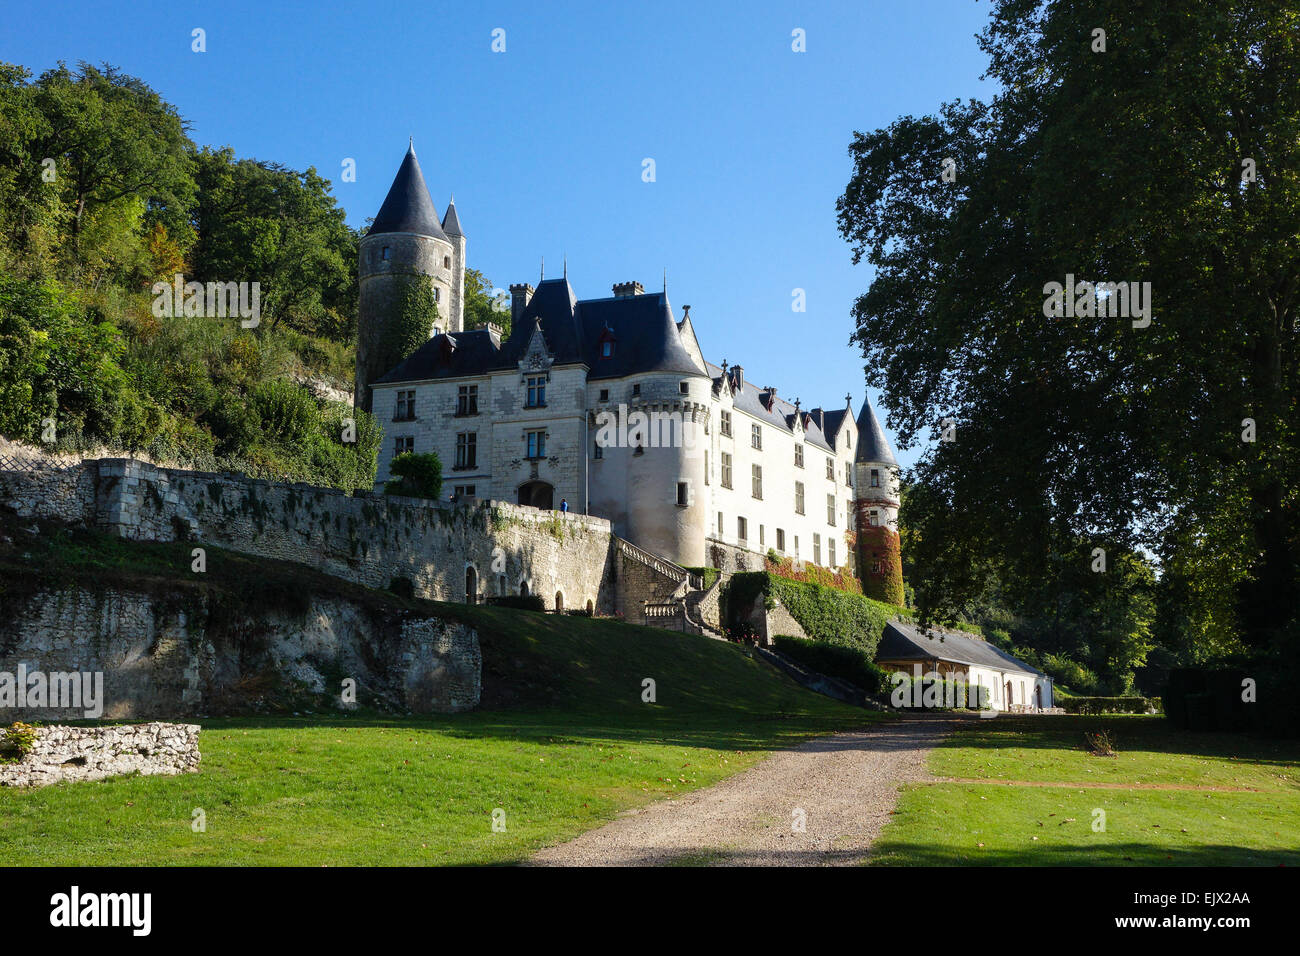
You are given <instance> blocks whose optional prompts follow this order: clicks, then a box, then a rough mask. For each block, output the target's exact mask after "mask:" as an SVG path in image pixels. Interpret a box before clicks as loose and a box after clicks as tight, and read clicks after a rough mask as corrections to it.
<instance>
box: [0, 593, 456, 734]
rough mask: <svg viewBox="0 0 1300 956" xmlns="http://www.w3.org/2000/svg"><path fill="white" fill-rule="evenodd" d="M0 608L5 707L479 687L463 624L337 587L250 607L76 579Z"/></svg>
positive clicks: (408, 699)
mask: <svg viewBox="0 0 1300 956" xmlns="http://www.w3.org/2000/svg"><path fill="white" fill-rule="evenodd" d="M6 610H7V611H8V612H9V613H7V614H6V615H5V619H4V620H2V621H0V706H2V709H0V713H3V714H4V715H5V716H6V717H9V716H10V715H12V719H17V720H60V719H69V720H70V719H80V718H82V717H100V716H102V717H104V718H108V719H127V718H129V719H134V718H140V717H178V716H190V715H217V714H235V713H255V712H266V711H275V710H285V709H352V708H355V707H367V708H377V709H381V710H393V711H400V712H406V711H411V712H416V713H428V712H437V713H450V712H456V711H464V710H469V709H472V708H473V707H475V706H477V704H478V701H479V696H480V692H481V688H482V684H481V672H482V657H481V653H480V650H479V643H478V636H477V634H476V633H475V631H474V630H473V628H471V627H469V626H468V625H465V624H461V623H458V622H453V621H444V620H440V619H438V618H434V617H427V616H423V617H421V616H416V615H413V614H410V613H405V614H403V613H400V612H396V611H381V610H376V609H375V608H372V607H364V606H361V605H359V604H357V603H354V602H352V601H348V600H346V599H342V598H338V599H332V598H321V597H313V598H312V599H311V600H310V601H309V602H307V603H306V610H305V611H303V610H302V609H301V608H299V609H276V608H259V609H254V608H248V607H231V606H229V605H228V604H226V603H225V602H223V601H222V600H221V598H220V596H219V595H216V596H214V594H212V593H210V592H197V593H190V592H185V591H178V592H177V593H175V594H166V593H157V592H150V591H146V590H143V589H141V590H138V591H137V590H131V589H127V588H109V589H103V590H97V589H94V588H92V587H89V586H86V585H80V584H78V585H68V586H63V587H50V588H46V589H42V590H39V591H35V592H34V593H31V594H29V595H27V596H25V597H22V598H19V599H16V600H13V601H12V602H10V601H6ZM74 675H78V677H79V679H78V680H75V681H74V680H73V676H74ZM96 675H99V676H98V677H97V676H96ZM20 676H21V677H22V681H21V682H20V681H19V677H20ZM97 680H98V681H102V684H101V686H102V691H100V692H98V693H97V692H96V691H95V689H94V688H95V686H96V682H97ZM20 683H21V685H22V686H21V687H20V686H19V685H20ZM73 690H77V691H78V699H76V700H73V699H72V698H73V695H72V691H73ZM6 694H8V695H9V696H10V697H11V698H12V699H9V700H6ZM97 696H98V697H99V698H100V699H98V700H95V699H94V698H95V697H97ZM20 704H25V706H20ZM95 710H99V711H100V713H95V712H94V711H95ZM6 722H7V721H6Z"/></svg>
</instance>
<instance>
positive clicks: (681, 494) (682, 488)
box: [677, 481, 690, 508]
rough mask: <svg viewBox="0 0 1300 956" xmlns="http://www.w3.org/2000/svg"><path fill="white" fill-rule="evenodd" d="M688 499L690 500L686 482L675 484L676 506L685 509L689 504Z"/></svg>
mask: <svg viewBox="0 0 1300 956" xmlns="http://www.w3.org/2000/svg"><path fill="white" fill-rule="evenodd" d="M689 498H690V489H689V488H688V487H687V484H686V482H684V481H679V482H677V504H679V505H680V506H681V507H683V508H685V507H686V506H687V505H688V504H690V500H689Z"/></svg>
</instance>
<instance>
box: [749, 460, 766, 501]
mask: <svg viewBox="0 0 1300 956" xmlns="http://www.w3.org/2000/svg"><path fill="white" fill-rule="evenodd" d="M749 468H750V482H751V484H752V485H753V489H752V493H753V495H754V497H755V498H762V497H763V466H762V465H750V466H749Z"/></svg>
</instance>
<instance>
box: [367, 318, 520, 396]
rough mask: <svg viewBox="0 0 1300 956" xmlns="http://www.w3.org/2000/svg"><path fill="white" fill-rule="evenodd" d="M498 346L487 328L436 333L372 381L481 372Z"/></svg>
mask: <svg viewBox="0 0 1300 956" xmlns="http://www.w3.org/2000/svg"><path fill="white" fill-rule="evenodd" d="M499 347H500V340H499V339H497V338H496V337H495V336H494V335H492V334H491V332H489V331H488V330H487V329H474V330H472V331H470V332H457V333H455V334H454V335H435V336H434V337H433V338H431V339H429V341H427V342H425V343H424V344H423V345H421V346H420V347H419V348H418V349H416V350H415V351H414V352H412V353H411V354H410V355H409V356H408V357H407V359H406V361H405V362H403V363H402V364H401V365H399V366H397V368H395V369H393V370H392V371H391V372H389V373H388V374H387V375H383V376H381V377H380V378H378V379H377V380H376V381H375V384H376V385H379V384H383V383H389V382H419V381H424V380H426V379H431V378H457V377H460V376H462V375H481V374H483V372H484V371H486V370H487V369H488V368H491V367H492V364H493V363H494V362H495V361H496V355H497V349H498V348H499Z"/></svg>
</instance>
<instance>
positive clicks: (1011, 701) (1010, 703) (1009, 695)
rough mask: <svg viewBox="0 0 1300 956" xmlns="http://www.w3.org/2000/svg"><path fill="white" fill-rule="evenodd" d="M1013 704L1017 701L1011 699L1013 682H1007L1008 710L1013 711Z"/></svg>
mask: <svg viewBox="0 0 1300 956" xmlns="http://www.w3.org/2000/svg"><path fill="white" fill-rule="evenodd" d="M1013 703H1015V701H1014V700H1012V697H1011V681H1007V710H1010V709H1011V705H1012V704H1013Z"/></svg>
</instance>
